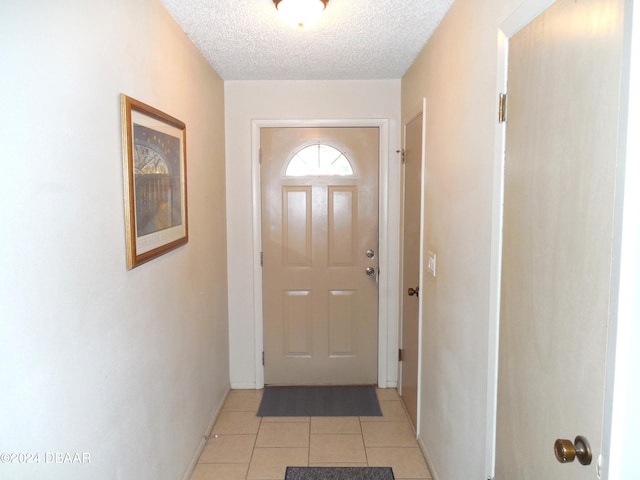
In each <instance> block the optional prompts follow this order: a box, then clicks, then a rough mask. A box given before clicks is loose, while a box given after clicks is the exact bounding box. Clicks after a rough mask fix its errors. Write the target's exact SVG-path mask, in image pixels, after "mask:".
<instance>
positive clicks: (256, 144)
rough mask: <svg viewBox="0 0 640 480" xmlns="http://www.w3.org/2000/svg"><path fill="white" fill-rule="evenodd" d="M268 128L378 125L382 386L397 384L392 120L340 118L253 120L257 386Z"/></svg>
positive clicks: (260, 381)
mask: <svg viewBox="0 0 640 480" xmlns="http://www.w3.org/2000/svg"><path fill="white" fill-rule="evenodd" d="M266 127H292V128H293V127H378V129H379V132H380V139H379V150H380V151H379V167H378V168H379V172H378V182H379V185H378V209H379V220H378V249H379V258H378V267H379V269H380V276H379V279H378V292H379V295H378V386H379V387H382V388H387V387H395V386H396V382H395V381H389V380H388V379H389V368H388V364H389V361H388V360H389V358H390V354H391V352H397V348H398V337H397V333H396V334H395V335H394V334H393V331H394V328H395V327H396V324H395V322H394V321H393V320H394V319H393V317H392V315H393V313H394V312H390V303H391V302H390V301H389V293H390V292H397V291H398V289H399V286H398V285H391V281H390V275H389V274H388V272H389V271H390V261H389V258H390V251H389V244H390V240H389V235H388V231H389V216H388V211H389V191H388V188H387V185H388V179H389V154H388V152H389V120H388V119H337V120H326V119H325V120H322V119H318V120H306V119H305V120H280V119H274V120H253V121H252V122H251V145H252V149H251V152H252V159H251V160H252V162H251V166H252V172H251V175H252V191H253V219H252V225H253V229H252V230H253V247H254V248H253V250H254V255H255V257H254V261H253V265H254V267H253V298H254V329H255V339H256V340H255V371H256V388H262V387H264V366H263V365H262V352H263V349H264V340H263V334H264V328H263V315H262V267H261V265H260V251H261V248H262V233H261V231H262V230H261V191H260V129H261V128H266Z"/></svg>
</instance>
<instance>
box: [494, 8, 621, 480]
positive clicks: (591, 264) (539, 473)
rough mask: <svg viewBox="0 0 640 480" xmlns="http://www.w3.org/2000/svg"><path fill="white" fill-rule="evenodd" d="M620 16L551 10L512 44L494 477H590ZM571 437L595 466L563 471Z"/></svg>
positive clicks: (604, 318) (599, 402)
mask: <svg viewBox="0 0 640 480" xmlns="http://www.w3.org/2000/svg"><path fill="white" fill-rule="evenodd" d="M622 16H623V1H621V0H583V1H575V0H558V1H557V2H555V3H554V4H553V5H551V6H550V7H549V8H548V9H547V10H546V11H544V12H543V13H542V14H540V15H539V16H538V17H537V18H535V19H533V20H532V21H531V22H530V23H529V24H527V25H526V26H525V27H524V28H523V29H522V30H521V31H520V32H519V33H517V34H516V35H514V36H513V37H512V38H511V39H510V41H509V60H508V112H507V127H506V131H507V138H506V156H505V173H504V175H505V177H504V182H505V183H504V229H503V255H502V262H503V265H502V291H501V318H500V339H499V351H500V353H499V367H498V371H499V374H498V375H499V377H498V409H497V443H496V472H495V473H496V475H495V478H496V479H498V480H510V479H516V478H518V479H533V478H540V479H542V478H544V479H563V480H578V479H586V478H597V477H596V464H597V457H598V455H599V454H600V453H601V440H602V422H603V409H604V405H603V399H604V388H605V384H604V382H605V361H606V346H607V326H608V321H609V306H610V305H609V304H610V295H611V293H610V289H611V279H610V274H611V258H612V236H613V211H614V180H615V169H616V156H617V129H618V125H617V119H618V109H619V105H618V102H619V91H620V86H619V83H620V78H621V77H620V70H621V68H620V65H621V46H622V25H623V18H622ZM578 435H581V436H584V437H585V438H586V439H587V441H588V442H589V443H590V446H591V449H592V452H593V460H592V462H591V463H590V464H589V465H586V466H582V465H581V464H580V463H578V460H577V459H576V460H575V461H574V462H573V463H564V464H563V463H560V462H559V461H558V460H557V459H556V458H555V455H554V444H555V441H556V440H557V439H564V440H568V441H571V442H574V439H575V438H576V437H577V436H578ZM565 446H568V444H565Z"/></svg>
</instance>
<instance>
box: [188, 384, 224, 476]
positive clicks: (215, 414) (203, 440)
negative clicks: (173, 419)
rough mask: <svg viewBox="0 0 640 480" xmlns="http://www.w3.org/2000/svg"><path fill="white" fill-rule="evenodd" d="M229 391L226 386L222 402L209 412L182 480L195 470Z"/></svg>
mask: <svg viewBox="0 0 640 480" xmlns="http://www.w3.org/2000/svg"><path fill="white" fill-rule="evenodd" d="M230 391H231V387H230V386H229V385H227V388H226V389H225V392H224V395H223V396H222V400H221V401H220V402H218V404H217V405H216V406H215V407H214V408H213V411H212V412H211V417H210V419H209V424H208V425H207V427H206V429H205V431H204V434H203V435H202V438H201V439H200V443H199V444H198V446H197V447H196V451H195V452H194V454H193V457H191V461H190V462H189V466H188V467H187V471H186V472H185V474H184V476H183V477H182V480H189V479H190V478H191V475H193V471H194V470H195V469H196V465H197V464H198V460H199V459H200V455H201V454H202V450H204V447H205V445H206V444H207V438H208V437H209V436H210V435H211V431H212V430H213V426H214V425H215V424H216V420H218V417H219V416H220V412H222V407H224V402H225V401H226V400H227V397H228V396H229V392H230Z"/></svg>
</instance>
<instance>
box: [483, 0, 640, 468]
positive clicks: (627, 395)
mask: <svg viewBox="0 0 640 480" xmlns="http://www.w3.org/2000/svg"><path fill="white" fill-rule="evenodd" d="M555 1H556V0H524V1H523V2H522V4H520V5H519V6H518V7H516V8H515V9H513V10H512V11H510V12H509V13H508V14H507V15H506V16H505V17H504V19H503V20H502V21H501V22H499V26H498V31H497V74H496V92H495V95H496V96H495V98H496V108H495V116H494V118H496V119H497V118H498V101H497V99H498V96H499V95H500V94H501V93H508V92H507V68H508V58H509V39H510V38H511V37H513V36H514V35H515V34H517V33H518V32H519V31H520V30H521V29H522V28H524V27H525V26H526V25H527V24H528V23H529V22H531V21H532V20H533V19H534V18H536V17H537V16H538V15H540V14H541V13H542V12H543V11H544V10H546V9H547V8H548V7H550V6H551V5H552V4H553V3H555ZM624 15H625V33H624V47H623V48H624V51H623V74H622V76H623V83H624V85H623V88H622V92H621V100H620V102H621V105H620V118H619V120H620V124H619V132H620V133H619V136H618V147H619V154H618V170H617V172H616V186H615V196H616V200H615V210H614V217H615V218H614V237H613V253H612V272H611V293H610V298H611V307H610V316H609V327H608V328H609V338H608V346H607V358H606V364H607V365H606V376H605V402H604V416H603V433H602V435H603V438H602V454H603V456H604V457H605V458H604V459H603V463H602V468H601V472H602V476H601V478H602V479H603V480H607V479H614V478H621V479H622V478H625V479H626V478H635V477H631V476H625V477H623V476H620V473H621V472H624V473H626V474H627V475H628V474H629V473H630V472H634V473H637V472H638V466H637V465H636V461H635V456H634V454H632V453H631V452H632V451H634V450H632V448H634V447H633V446H632V443H634V442H632V440H631V439H632V438H633V439H635V437H636V436H637V431H638V428H640V414H639V413H638V412H637V411H635V409H634V407H631V405H633V406H635V405H637V402H638V401H639V400H640V398H639V397H640V379H639V378H638V376H637V375H634V374H633V373H631V371H630V370H631V369H630V367H629V366H630V365H634V364H636V365H637V360H638V359H639V358H640V353H638V348H637V345H638V344H639V343H640V328H639V327H638V322H639V321H640V299H638V298H637V294H636V293H635V292H637V288H638V286H640V255H638V254H637V253H636V251H637V245H638V239H639V238H640V218H638V215H637V213H636V212H637V211H638V210H639V209H640V189H638V180H637V179H638V178H640V177H639V176H638V174H639V173H640V155H639V154H640V138H639V137H638V135H627V130H629V131H631V130H633V129H635V130H637V129H638V127H640V92H639V91H638V90H640V89H638V87H637V86H635V87H634V88H635V90H631V87H630V85H637V83H638V79H639V77H640V39H639V38H638V36H640V9H635V11H634V9H633V0H625V7H624ZM634 30H635V32H634V33H635V34H636V35H635V38H633V39H632V32H633V31H634ZM630 74H631V76H632V78H633V79H634V81H635V83H632V82H631V81H630V79H629V75H630ZM630 90H631V91H630ZM507 102H508V101H507ZM627 104H628V108H627ZM507 115H508V114H507ZM507 121H508V119H507ZM505 148H506V124H505V123H501V124H497V125H496V129H495V139H494V163H493V180H494V188H493V199H492V225H491V237H492V240H491V263H490V299H489V302H490V303H489V308H490V312H489V314H490V318H489V329H488V330H489V331H488V334H489V339H488V340H489V341H488V364H487V366H488V369H487V415H486V417H487V423H486V445H487V448H486V458H485V461H486V463H485V469H486V477H487V478H494V472H495V455H496V425H497V394H498V349H499V342H498V339H499V326H500V289H501V269H502V227H503V201H504V166H505ZM625 207H626V208H625ZM634 362H636V363H634Z"/></svg>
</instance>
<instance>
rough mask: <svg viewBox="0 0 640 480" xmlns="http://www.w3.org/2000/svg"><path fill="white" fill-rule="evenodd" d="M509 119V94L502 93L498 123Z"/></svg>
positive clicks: (499, 97) (499, 99) (499, 98)
mask: <svg viewBox="0 0 640 480" xmlns="http://www.w3.org/2000/svg"><path fill="white" fill-rule="evenodd" d="M506 121H507V94H506V93H501V94H500V95H499V96H498V123H504V122H506Z"/></svg>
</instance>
